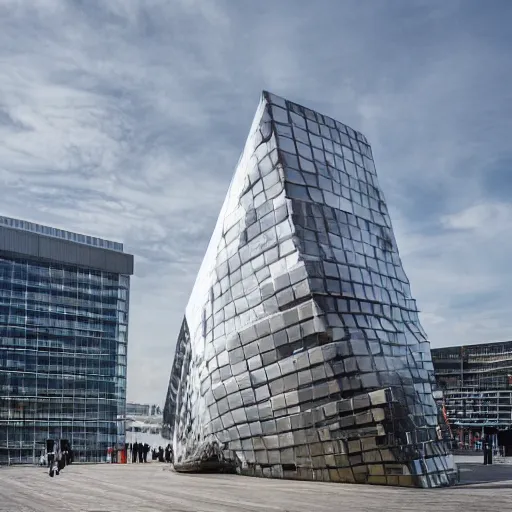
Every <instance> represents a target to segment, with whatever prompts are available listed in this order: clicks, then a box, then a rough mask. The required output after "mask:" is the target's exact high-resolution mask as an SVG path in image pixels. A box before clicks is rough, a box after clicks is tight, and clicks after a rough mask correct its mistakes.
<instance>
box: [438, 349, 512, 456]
mask: <svg viewBox="0 0 512 512" xmlns="http://www.w3.org/2000/svg"><path fill="white" fill-rule="evenodd" d="M432 361H433V363H434V369H435V373H436V381H437V385H438V388H439V391H440V392H442V395H440V397H439V398H440V399H441V400H442V407H443V410H444V412H445V416H446V418H447V421H448V423H449V426H450V428H451V432H452V435H453V437H454V439H455V441H456V443H457V447H458V448H461V449H471V450H478V449H480V448H481V439H482V436H483V435H484V434H485V435H488V436H491V437H492V440H493V445H494V446H495V448H498V447H499V448H500V449H502V451H504V452H506V454H507V455H509V454H512V341H505V342H496V343H483V344H478V345H464V346H452V347H444V348H437V349H432Z"/></svg>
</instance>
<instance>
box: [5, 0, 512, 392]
mask: <svg viewBox="0 0 512 512" xmlns="http://www.w3.org/2000/svg"><path fill="white" fill-rule="evenodd" d="M511 19H512V2H510V1H508V0H493V1H492V2H482V1H481V0H444V1H436V0H400V1H399V0H380V1H379V0H365V1H361V0H354V1H352V0H339V1H331V0H316V1H315V2H314V3H312V2H309V1H302V0H280V1H278V2H275V1H271V0H262V1H259V2H254V1H249V0H230V1H222V0H218V1H216V0H209V1H207V0H205V1H200V0H147V1H143V0H139V1H136V0H133V1H128V0H109V1H108V2H106V1H102V0H81V1H79V0H75V1H72V0H68V1H64V0H63V1H58V0H35V1H34V2H26V1H24V0H18V1H15V0H0V71H1V72H0V184H1V191H2V192H1V198H2V206H1V208H0V214H3V215H8V216H14V217H20V218H24V219H27V220H31V221H35V222H40V223H46V224H50V225H54V226H57V227H61V228H63V229H69V230H73V231H78V232H84V233H88V234H91V235H96V236H101V237H105V238H111V239H114V240H121V241H123V242H124V243H125V246H126V248H127V250H129V251H131V252H133V253H134V254H135V256H136V276H135V277H134V278H133V280H132V300H131V320H130V345H129V368H128V373H129V385H128V397H129V399H132V400H138V401H159V402H162V401H163V398H164V396H165V392H166V387H167V381H168V376H169V371H170V368H171V363H172V357H173V353H174V343H175V339H176V336H177V334H178V331H179V327H180V323H181V319H182V316H183V312H184V308H185V304H186V301H187V299H188V295H189V293H190V291H191V287H192V284H193V281H194V277H195V273H196V271H197V270H198V268H199V265H200V262H201V259H202V256H203V253H204V251H205V249H206V246H207V243H208V239H209V236H210V234H211V232H212V230H213V226H214V223H215V220H216V217H217V214H218V211H219V209H220V206H221V204H222V201H223V198H224V194H225V192H226V190H227V187H228V184H229V181H230V178H231V175H232V173H233V170H234V167H235V165H236V163H237V160H238V156H239V154H240V151H241V150H242V148H243V144H244V141H245V137H246V135H247V132H248V129H249V127H250V123H251V120H252V116H253V115H254V112H255V109H256V106H257V103H258V100H259V95H260V93H261V90H262V89H267V90H270V91H272V92H275V93H276V94H279V95H282V96H285V97H287V98H289V99H291V100H293V101H296V102H299V103H303V104H305V105H307V106H309V107H311V108H313V109H316V110H319V111H321V112H324V113H326V114H329V115H331V116H332V117H334V118H336V119H339V120H340V121H342V122H344V123H346V124H349V125H350V126H352V127H353V128H355V129H357V130H360V131H362V132H363V133H364V134H365V135H366V136H367V138H368V139H369V141H370V142H371V144H372V147H373V152H374V156H375V159H376V166H377V172H378V174H379V179H380V183H381V186H382V188H383V190H384V194H385V196H386V199H387V202H388V205H389V209H390V213H391V218H392V221H393V224H394V229H395V234H396V237H397V242H398V246H399V249H400V252H401V256H402V259H403V262H404V267H405V270H406V272H407V274H408V276H409V278H410V280H411V286H412V292H413V295H414V296H415V297H416V298H417V300H418V305H419V307H420V309H421V311H422V313H421V319H422V322H423V325H424V327H425V329H426V331H427V333H428V334H429V337H430V339H431V341H432V345H433V346H434V347H436V346H443V345H448V344H454V343H470V342H483V341H489V340H504V339H510V338H512V315H511V310H512V296H511V293H510V290H511V289H512V270H511V265H510V263H509V259H510V256H509V255H510V254H511V252H512V204H511V194H512V169H511V166H512V145H511V143H510V134H511V133H512V66H511V65H510V62H511V55H512V31H511V30H510V20H511Z"/></svg>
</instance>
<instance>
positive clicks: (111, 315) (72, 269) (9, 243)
mask: <svg viewBox="0 0 512 512" xmlns="http://www.w3.org/2000/svg"><path fill="white" fill-rule="evenodd" d="M131 274H133V256H132V255H130V254H126V253H124V252H123V245H122V244H120V243H116V242H110V241H108V240H102V239H100V238H95V237H91V236H85V235H80V234H77V233H71V232H68V231H63V230H60V229H56V228H51V227H48V226H41V225H39V224H34V223H31V222H26V221H23V220H18V219H11V218H8V217H2V216H0V465H2V464H20V463H37V462H38V461H39V457H40V455H41V453H42V452H43V451H44V449H45V446H46V439H48V438H51V439H67V440H68V441H69V443H70V444H71V447H72V449H73V452H74V459H75V460H76V461H81V462H101V461H104V460H106V456H107V448H108V447H114V446H116V445H123V444H124V436H125V433H124V420H123V419H122V418H124V414H125V407H126V353H127V343H128V309H129V307H128V303H129V290H130V275H131Z"/></svg>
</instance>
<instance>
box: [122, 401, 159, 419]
mask: <svg viewBox="0 0 512 512" xmlns="http://www.w3.org/2000/svg"><path fill="white" fill-rule="evenodd" d="M161 414H162V410H161V408H160V406H159V405H156V404H153V405H150V404H137V403H135V402H127V403H126V415H127V416H160V415H161Z"/></svg>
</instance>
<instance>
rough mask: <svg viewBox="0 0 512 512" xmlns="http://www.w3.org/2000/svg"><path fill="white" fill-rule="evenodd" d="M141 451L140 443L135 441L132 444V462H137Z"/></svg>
mask: <svg viewBox="0 0 512 512" xmlns="http://www.w3.org/2000/svg"><path fill="white" fill-rule="evenodd" d="M138 453H139V443H137V441H135V443H133V445H132V463H133V464H135V463H136V462H137V454H138Z"/></svg>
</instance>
